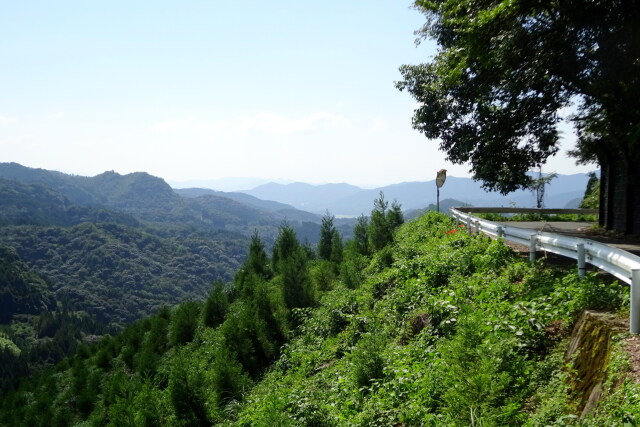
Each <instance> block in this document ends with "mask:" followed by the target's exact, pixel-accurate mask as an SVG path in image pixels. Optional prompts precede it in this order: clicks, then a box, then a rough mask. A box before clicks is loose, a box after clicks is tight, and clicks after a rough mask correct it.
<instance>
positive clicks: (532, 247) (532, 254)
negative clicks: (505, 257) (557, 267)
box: [529, 234, 538, 262]
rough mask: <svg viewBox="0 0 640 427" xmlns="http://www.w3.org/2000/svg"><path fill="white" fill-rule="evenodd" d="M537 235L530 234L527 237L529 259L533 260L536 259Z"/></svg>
mask: <svg viewBox="0 0 640 427" xmlns="http://www.w3.org/2000/svg"><path fill="white" fill-rule="evenodd" d="M537 237H538V235H537V234H532V235H531V236H530V237H529V261H531V262H534V261H535V260H536V240H537Z"/></svg>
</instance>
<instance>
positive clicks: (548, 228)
mask: <svg viewBox="0 0 640 427" xmlns="http://www.w3.org/2000/svg"><path fill="white" fill-rule="evenodd" d="M499 224H502V225H506V226H510V227H517V228H524V229H527V230H532V231H545V232H547V233H556V234H565V235H568V236H575V237H582V238H585V239H591V240H595V241H597V242H602V243H606V244H608V245H611V246H615V247H617V248H620V249H622V250H624V251H627V252H631V253H633V254H636V255H640V238H638V237H631V238H625V237H622V238H614V237H610V236H601V235H598V234H595V233H593V232H591V226H592V225H593V223H592V222H555V221H551V222H529V221H504V222H499Z"/></svg>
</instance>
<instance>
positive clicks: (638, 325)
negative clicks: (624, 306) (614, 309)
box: [629, 269, 640, 334]
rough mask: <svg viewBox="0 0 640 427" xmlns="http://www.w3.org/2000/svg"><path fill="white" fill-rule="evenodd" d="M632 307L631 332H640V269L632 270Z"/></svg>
mask: <svg viewBox="0 0 640 427" xmlns="http://www.w3.org/2000/svg"><path fill="white" fill-rule="evenodd" d="M630 299H631V307H630V311H631V314H630V318H629V332H631V333H632V334H640V269H633V270H631V298H630Z"/></svg>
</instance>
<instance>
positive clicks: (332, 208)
mask: <svg viewBox="0 0 640 427" xmlns="http://www.w3.org/2000/svg"><path fill="white" fill-rule="evenodd" d="M588 180H589V177H588V175H587V174H582V173H581V174H573V175H558V177H557V178H556V179H554V180H552V181H551V183H550V184H549V185H548V186H547V188H546V193H545V207H547V208H573V207H577V206H578V204H579V203H580V200H582V197H583V196H584V191H585V188H586V185H587V181H588ZM381 191H382V192H383V193H384V196H385V199H387V200H390V201H391V200H394V199H395V200H398V201H399V202H400V204H401V205H402V209H403V210H405V211H407V210H412V209H423V208H425V207H427V206H428V205H430V204H435V203H436V186H435V179H434V180H432V181H426V182H404V183H400V184H394V185H389V186H386V187H380V188H375V189H368V190H367V189H362V188H359V187H356V186H353V185H349V184H325V185H310V184H304V183H299V182H296V183H292V184H277V183H269V184H264V185H261V186H258V187H256V188H254V189H252V190H246V191H243V193H245V194H249V195H252V196H255V197H257V198H259V199H264V200H275V201H278V202H281V203H286V204H289V205H291V206H293V207H295V208H297V209H301V210H305V211H309V212H314V213H318V214H320V213H323V212H325V210H327V209H328V210H329V212H331V213H332V214H334V215H339V216H340V215H346V216H356V215H360V214H365V215H368V214H369V212H370V211H371V202H372V201H373V200H374V199H376V198H377V197H378V196H379V194H380V192H381ZM444 199H455V200H456V201H459V202H460V204H467V205H472V206H485V207H489V206H517V207H534V206H535V196H534V195H533V194H532V193H531V192H529V191H523V190H519V191H516V192H513V193H511V194H508V195H506V196H502V195H501V194H499V193H489V192H486V191H484V190H483V189H482V187H481V184H480V183H479V182H475V181H473V180H472V179H470V178H458V177H453V176H450V177H447V180H446V182H445V185H444V186H443V187H442V188H441V189H440V200H441V201H442V200H444Z"/></svg>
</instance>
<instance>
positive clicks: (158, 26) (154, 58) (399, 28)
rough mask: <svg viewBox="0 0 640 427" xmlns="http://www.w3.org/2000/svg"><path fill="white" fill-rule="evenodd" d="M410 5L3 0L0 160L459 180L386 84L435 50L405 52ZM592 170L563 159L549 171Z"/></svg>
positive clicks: (414, 15)
mask: <svg viewBox="0 0 640 427" xmlns="http://www.w3.org/2000/svg"><path fill="white" fill-rule="evenodd" d="M410 4H411V2H410V1H405V0H369V1H364V0H328V1H322V2H309V1H301V0H298V1H284V0H273V1H270V2H265V1H253V0H250V1H242V2H241V1H216V0H210V1H192V0H186V1H133V0H128V1H119V0H118V1H113V0H112V1H100V2H98V1H86V0H84V1H55V2H54V1H29V2H24V1H6V0H0V6H1V10H2V13H0V161H3V162H8V161H15V162H19V163H22V164H24V165H26V166H30V167H40V168H46V169H55V170H60V171H63V172H67V173H74V174H80V175H95V174H98V173H101V172H103V171H105V170H115V171H116V172H120V173H128V172H134V171H146V172H149V173H151V174H153V175H156V176H160V177H162V178H165V179H167V180H168V181H173V182H176V181H186V180H190V179H217V178H222V177H260V178H268V179H289V180H296V181H305V182H311V183H326V182H348V183H351V184H356V185H362V186H374V185H383V184H391V183H397V182H402V181H426V180H431V179H434V178H435V173H436V171H437V170H438V169H441V168H443V167H444V168H446V169H448V170H449V173H450V175H454V176H468V175H469V174H468V172H467V171H468V167H467V166H454V165H451V164H449V163H447V162H445V161H444V155H443V154H442V153H440V152H439V151H438V150H437V143H436V142H433V141H428V140H427V139H426V138H425V137H424V136H422V135H421V134H419V133H418V132H417V131H415V130H413V129H412V128H411V115H412V111H413V108H414V102H413V100H412V99H411V97H410V96H409V95H408V94H406V93H401V92H399V91H397V90H396V89H395V88H394V85H393V83H394V81H395V80H398V79H399V78H400V75H399V73H398V67H399V66H400V65H402V64H404V63H412V64H415V63H419V62H424V61H426V60H428V59H429V58H430V56H431V55H433V54H434V52H435V47H434V45H433V44H431V43H423V44H422V45H420V46H418V47H416V46H415V45H414V43H413V42H414V39H415V36H414V34H413V32H414V30H416V29H418V28H419V27H420V26H421V25H422V24H423V21H424V20H423V17H422V15H421V14H420V13H418V12H417V11H415V10H413V9H411V8H410ZM566 145H567V146H570V145H571V143H570V141H569V142H567V144H566ZM592 169H594V167H593V166H591V167H586V168H585V167H581V168H578V167H576V166H575V165H574V162H573V161H572V160H570V159H569V160H566V159H564V156H562V155H561V156H560V157H559V158H558V159H557V160H554V161H553V162H552V163H551V164H550V165H549V166H548V167H547V168H546V170H548V171H549V172H551V171H556V172H558V173H565V174H566V173H576V172H584V171H586V170H592Z"/></svg>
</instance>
